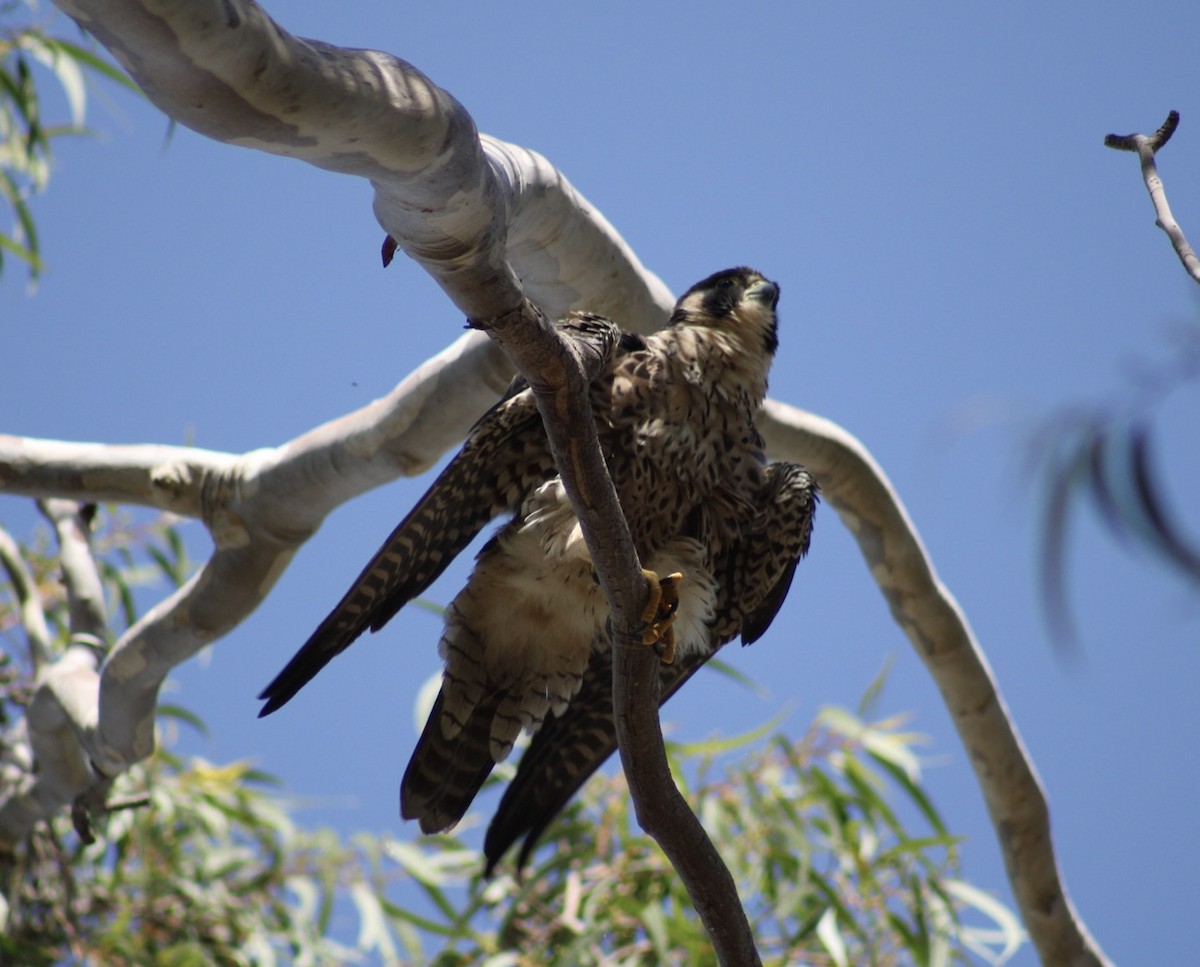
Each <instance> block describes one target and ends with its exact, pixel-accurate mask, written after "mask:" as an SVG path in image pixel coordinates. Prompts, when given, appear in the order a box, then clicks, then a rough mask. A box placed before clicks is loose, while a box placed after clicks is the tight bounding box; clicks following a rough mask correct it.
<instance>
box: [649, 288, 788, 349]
mask: <svg viewBox="0 0 1200 967" xmlns="http://www.w3.org/2000/svg"><path fill="white" fill-rule="evenodd" d="M778 302H779V286H778V285H776V284H775V283H774V282H772V281H771V280H770V279H768V278H765V277H764V276H763V275H762V273H761V272H758V271H756V270H754V269H750V268H746V267H745V266H742V267H740V268H736V269H726V270H725V271H724V272H714V273H713V274H712V275H710V276H709V277H708V278H707V279H704V280H703V281H700V282H697V283H696V284H695V285H694V286H692V287H691V288H690V289H688V290H687V292H685V293H684V294H683V295H682V296H681V297H680V299H679V301H678V302H677V303H675V310H674V312H672V313H671V324H672V325H675V324H682V325H688V326H706V327H709V328H712V329H719V330H722V331H724V332H727V333H728V334H729V335H731V336H733V337H734V339H735V340H736V341H737V342H738V343H740V344H741V348H742V349H743V350H744V351H747V352H750V353H752V354H755V355H758V354H759V353H761V354H762V355H763V356H765V359H764V362H765V363H766V365H768V366H769V365H770V362H771V357H773V356H774V355H775V350H776V348H777V347H778V346H779V337H778V335H777V334H776V320H775V306H776V305H777V304H778Z"/></svg>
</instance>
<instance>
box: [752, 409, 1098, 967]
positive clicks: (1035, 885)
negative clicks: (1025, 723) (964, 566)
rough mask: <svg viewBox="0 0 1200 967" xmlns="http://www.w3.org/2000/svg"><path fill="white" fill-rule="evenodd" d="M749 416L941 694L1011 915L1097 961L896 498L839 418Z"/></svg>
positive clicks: (939, 587)
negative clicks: (989, 832)
mask: <svg viewBox="0 0 1200 967" xmlns="http://www.w3.org/2000/svg"><path fill="white" fill-rule="evenodd" d="M764 413H765V415H766V416H767V417H768V419H765V420H763V421H762V422H761V424H760V425H761V427H762V430H763V434H764V436H765V437H766V441H767V447H768V449H769V451H770V452H771V454H772V456H773V457H776V458H780V459H792V460H801V461H803V462H804V463H805V464H806V465H807V466H808V468H809V469H810V470H811V471H812V472H813V473H814V474H815V475H816V477H817V480H818V481H820V484H821V491H822V493H823V494H824V496H825V499H826V500H827V501H828V502H829V503H830V504H832V505H833V507H834V509H835V510H836V511H837V513H838V516H839V517H840V518H841V519H842V522H843V523H844V524H845V525H846V527H847V528H848V529H849V530H850V532H851V533H852V534H853V535H854V537H855V539H856V540H857V541H858V546H859V549H860V550H861V551H862V555H863V557H864V559H865V560H866V563H867V567H868V568H869V569H870V571H871V575H872V577H874V578H875V581H876V583H877V584H878V585H879V589H880V591H882V592H883V595H884V597H885V598H886V599H887V602H888V606H889V607H890V608H891V611H892V616H893V617H894V618H895V620H896V623H897V624H898V625H899V626H900V627H901V628H903V629H904V633H905V634H906V635H908V638H909V640H910V641H911V642H912V644H913V646H914V647H915V648H916V651H917V654H918V655H919V656H920V657H921V660H922V661H924V662H925V667H926V668H928V669H929V673H930V675H932V676H933V680H934V681H935V682H936V683H937V686H938V689H939V690H940V691H941V693H942V699H943V701H945V703H946V708H947V710H948V711H949V712H950V715H951V717H952V718H953V720H954V725H955V728H957V729H958V734H959V738H961V739H962V743H963V746H964V747H965V748H966V750H967V754H968V755H969V757H970V759H971V765H972V766H973V767H974V769H975V777H976V779H977V780H978V782H979V787H980V789H981V790H982V791H983V797H984V800H985V801H986V802H987V807H988V812H989V814H990V815H991V818H992V825H993V826H994V827H995V829H996V839H997V841H998V842H999V844H1000V850H1001V853H1002V854H1003V855H1004V864H1005V867H1006V869H1007V870H1008V878H1009V882H1010V883H1011V884H1012V889H1013V896H1014V897H1015V898H1016V900H1017V906H1018V907H1019V908H1020V911H1021V919H1022V920H1023V921H1024V923H1025V927H1026V929H1027V930H1028V931H1029V935H1030V937H1031V939H1032V940H1033V943H1034V946H1035V947H1036V948H1037V950H1038V954H1039V955H1040V957H1041V959H1042V963H1043V964H1046V965H1064V967H1085V965H1086V967H1094V965H1103V964H1107V963H1108V961H1107V960H1106V959H1105V957H1104V954H1103V952H1102V951H1101V950H1100V947H1099V945H1098V944H1097V943H1096V942H1095V940H1093V939H1092V937H1091V935H1090V934H1089V933H1088V931H1087V927H1086V926H1085V925H1084V923H1083V921H1082V920H1081V919H1080V918H1079V916H1078V915H1077V913H1076V912H1075V908H1074V907H1073V906H1072V905H1071V899H1070V897H1069V896H1068V895H1067V889H1066V885H1065V884H1064V883H1063V880H1062V875H1061V873H1060V872H1059V869H1058V861H1057V860H1056V858H1055V855H1054V844H1053V840H1052V839H1051V835H1050V811H1049V807H1048V806H1047V803H1046V797H1045V794H1044V793H1043V791H1042V787H1041V782H1040V781H1039V779H1038V776H1037V772H1036V770H1035V769H1034V765H1033V761H1032V759H1031V758H1030V756H1029V753H1028V751H1027V750H1026V749H1025V746H1024V744H1023V743H1022V742H1021V737H1020V736H1019V735H1018V734H1017V729H1016V726H1015V725H1014V724H1013V722H1012V719H1011V718H1010V717H1009V714H1008V710H1007V708H1005V705H1004V699H1003V698H1002V697H1001V695H1000V691H999V689H998V687H997V686H996V682H995V679H994V678H993V677H992V672H991V669H990V668H988V664H987V660H986V659H985V658H984V656H983V652H982V650H981V649H980V648H979V645H978V644H977V642H976V641H975V638H974V635H973V634H972V632H971V628H970V626H969V625H968V623H967V619H966V617H965V616H964V615H963V613H962V610H961V609H960V608H959V606H958V602H957V601H955V600H954V596H953V595H952V594H951V593H950V591H949V589H947V588H946V586H945V585H944V584H942V582H941V581H940V580H938V576H937V573H936V572H935V571H934V568H933V563H932V562H931V561H930V560H929V558H928V555H927V554H926V553H925V548H924V547H923V546H922V545H921V539H920V537H919V536H918V535H917V531H916V527H915V526H914V525H913V523H912V521H911V520H909V518H908V514H907V513H906V511H905V509H904V506H903V504H902V503H901V502H900V498H899V497H898V496H897V494H896V493H895V491H894V490H893V489H892V486H891V483H890V482H889V481H888V479H887V475H886V474H885V473H884V472H883V469H882V468H881V467H879V466H878V465H877V464H876V463H875V461H874V460H873V459H872V458H871V455H870V454H869V453H867V451H866V449H865V448H864V447H863V445H862V444H861V443H859V441H858V440H856V439H855V438H854V437H853V436H851V435H850V434H849V433H847V432H846V431H845V430H843V429H842V428H841V427H839V426H837V425H835V424H833V423H830V422H829V421H828V420H824V419H822V418H821V417H818V416H814V415H813V414H811V413H805V412H804V411H802V410H798V409H795V408H794V407H790V406H786V405H784V404H782V403H776V402H774V401H770V400H768V401H767V403H766V405H765V406H764Z"/></svg>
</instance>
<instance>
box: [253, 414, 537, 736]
mask: <svg viewBox="0 0 1200 967" xmlns="http://www.w3.org/2000/svg"><path fill="white" fill-rule="evenodd" d="M553 473H554V459H553V457H552V456H551V454H550V449H549V446H548V445H547V443H546V435H545V432H544V431H543V429H542V421H541V417H540V416H539V415H538V412H537V407H536V405H535V403H534V399H533V394H532V393H531V392H530V391H528V390H524V391H520V392H517V393H515V394H514V395H511V396H507V397H506V398H505V399H504V400H502V401H501V402H500V403H497V404H496V405H495V406H494V407H492V409H490V410H489V411H488V412H487V413H486V414H484V416H483V417H482V418H481V419H480V420H479V422H478V423H476V424H475V427H474V429H472V431H471V433H470V435H469V436H468V437H467V441H466V443H465V444H463V448H462V449H461V450H460V451H459V452H458V454H457V455H456V456H455V457H454V459H453V460H451V461H450V463H449V464H447V466H446V468H445V469H444V470H443V471H442V472H441V473H440V474H439V475H438V478H437V479H436V480H435V481H434V482H433V485H432V486H431V487H430V488H429V489H428V490H427V491H426V492H425V496H423V497H422V498H421V499H420V500H419V501H418V502H417V505H416V506H415V507H414V508H413V509H412V511H411V512H410V513H409V515H408V516H407V517H405V518H404V520H403V521H401V522H400V525H399V526H398V527H397V528H396V529H395V530H394V531H392V533H391V536H390V537H388V539H387V540H386V541H384V542H383V546H382V547H380V548H379V550H378V551H376V553H375V556H374V557H373V558H372V559H371V562H370V563H369V564H368V565H367V566H366V567H365V568H363V571H362V573H361V574H360V575H359V576H358V577H357V578H356V579H355V581H354V583H353V584H352V585H351V586H350V590H349V591H347V592H346V594H345V595H344V596H343V597H342V600H341V601H339V602H338V604H337V606H336V607H335V608H334V609H333V610H332V611H331V612H330V613H329V616H328V617H327V618H326V619H325V620H324V621H322V622H321V625H320V627H318V628H317V630H316V631H314V632H313V633H312V636H311V637H310V638H309V639H308V641H306V642H305V643H304V645H303V647H301V649H300V650H299V651H298V652H296V654H295V656H294V657H293V658H292V660H291V661H290V662H288V663H287V665H286V666H285V667H284V669H283V671H281V672H280V673H279V674H278V675H276V676H275V678H274V680H273V681H272V682H271V684H269V685H268V686H267V687H266V688H264V689H263V690H262V693H261V694H260V695H259V696H258V697H259V698H260V699H263V700H265V702H266V705H264V706H263V708H262V710H261V711H260V712H259V713H258V714H259V716H260V717H261V716H264V715H269V714H270V713H271V712H274V711H275V710H276V709H277V708H279V707H280V706H282V705H284V704H285V703H286V702H287V701H288V700H289V699H291V698H292V696H293V695H295V694H296V693H297V692H298V691H300V689H301V688H303V687H304V686H305V685H306V684H308V682H309V680H310V679H312V678H313V676H315V675H316V674H317V673H318V672H319V671H320V670H321V669H322V668H324V667H325V665H326V664H328V662H329V661H330V659H332V658H333V657H334V656H335V655H337V654H338V653H339V652H341V651H344V650H345V649H346V648H347V647H349V645H350V644H351V643H352V642H353V641H354V640H355V639H356V638H357V637H358V636H359V635H361V634H362V633H363V632H364V631H366V630H367V628H370V629H371V630H372V631H378V630H379V629H380V628H382V627H383V626H384V625H385V624H387V622H388V621H389V620H391V618H392V616H393V615H395V614H396V612H397V611H399V610H400V609H401V608H402V607H404V605H405V604H407V603H408V602H409V601H411V600H412V599H413V598H414V597H416V596H417V595H419V594H421V593H422V592H423V591H424V590H425V589H426V588H427V587H429V585H430V584H432V583H433V581H434V580H436V578H437V577H438V575H440V574H441V573H442V571H444V570H445V569H446V567H447V565H449V563H450V562H451V561H452V560H453V559H454V558H455V557H456V556H457V555H458V554H459V553H460V552H461V551H462V549H463V548H464V547H466V546H467V545H468V544H469V543H471V541H472V540H473V539H474V537H475V535H476V534H478V533H479V531H480V530H481V529H482V528H483V526H484V525H485V524H487V523H488V522H489V521H490V520H492V519H493V518H495V517H496V516H498V515H499V514H502V513H504V512H505V511H511V510H514V509H515V508H516V507H517V505H519V503H520V502H521V500H522V499H523V498H524V496H525V494H527V493H528V492H529V490H530V489H531V488H532V487H534V486H536V485H537V483H540V482H541V481H543V480H545V479H546V478H547V477H549V476H551V475H552V474H553Z"/></svg>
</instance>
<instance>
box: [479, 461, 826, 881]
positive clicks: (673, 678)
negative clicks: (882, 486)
mask: <svg viewBox="0 0 1200 967" xmlns="http://www.w3.org/2000/svg"><path fill="white" fill-rule="evenodd" d="M816 502H817V487H816V483H815V482H814V481H813V478H812V476H811V475H810V474H809V473H808V471H807V470H805V469H804V468H803V467H801V466H799V465H797V464H787V463H777V464H772V465H771V466H770V467H768V468H767V472H766V480H765V484H764V492H763V494H762V503H761V504H760V506H761V507H762V508H763V510H762V513H761V514H760V515H759V517H758V518H757V519H756V520H755V523H754V526H753V528H752V530H751V532H750V533H749V534H747V535H746V536H745V537H744V538H743V539H742V540H741V541H739V542H738V543H737V544H736V545H735V546H733V547H732V548H730V549H729V551H728V553H726V554H724V555H722V558H721V560H720V561H718V562H717V567H716V568H715V576H716V577H717V586H718V597H717V605H716V615H715V617H714V620H713V642H714V647H713V649H712V651H710V652H708V653H707V654H704V653H693V654H691V655H688V656H686V657H685V658H682V659H680V660H679V661H677V662H676V663H675V664H673V665H663V666H661V675H662V679H661V692H660V696H661V697H660V704H661V703H662V702H666V700H667V699H669V698H670V697H671V696H672V695H674V694H675V692H677V691H678V690H679V689H680V688H681V687H682V686H683V684H684V683H685V682H686V681H687V680H688V679H689V678H691V677H692V675H694V674H695V673H696V672H697V671H698V670H699V669H700V667H701V666H702V665H703V664H704V663H705V662H706V661H708V659H709V658H711V657H712V656H713V655H714V654H716V652H717V651H718V650H720V648H721V647H722V646H724V645H725V644H726V643H727V642H729V641H730V640H732V639H733V638H735V637H736V636H737V635H738V634H741V636H742V642H743V644H747V645H748V644H751V643H752V642H754V641H756V640H757V639H758V638H759V637H760V636H761V635H762V634H763V633H764V632H765V631H766V630H767V628H768V627H769V626H770V624H771V622H772V620H774V618H775V615H776V613H777V612H778V611H779V607H780V605H781V604H782V603H783V599H784V598H785V597H786V596H787V592H788V589H789V587H790V586H791V583H792V578H793V576H794V575H795V573H796V565H797V564H798V563H799V560H800V558H801V557H803V556H804V554H805V552H807V550H808V544H809V538H810V536H811V534H812V520H813V511H814V510H815V507H816ZM616 748H617V732H616V724H615V722H614V719H613V705H612V653H611V652H605V653H603V654H593V656H592V659H591V661H590V662H589V664H588V669H587V672H586V673H585V675H584V678H583V684H582V686H581V687H580V690H579V694H577V695H576V696H575V698H573V699H572V700H571V704H570V705H569V706H568V707H567V710H566V711H565V712H564V713H563V714H562V715H560V716H554V715H551V716H548V717H547V718H546V721H545V722H544V723H543V725H542V727H541V729H539V730H538V732H537V734H536V735H535V736H534V737H533V741H532V742H531V743H530V745H529V748H528V749H526V750H525V754H524V755H523V756H522V757H521V762H520V764H519V765H518V766H517V774H516V775H515V776H514V777H513V780H512V782H511V783H510V784H509V786H508V788H507V789H506V790H505V791H504V796H503V798H502V799H501V800H500V805H499V807H497V810H496V815H495V817H494V818H493V819H492V822H491V825H489V827H488V831H487V837H486V839H485V840H484V846H483V852H484V856H485V857H486V860H487V865H486V868H485V873H484V875H485V876H486V875H490V874H491V873H492V871H493V870H494V869H495V868H496V865H497V864H498V863H499V862H500V860H501V858H502V857H503V856H504V854H505V853H506V852H507V851H508V848H509V847H510V846H512V844H513V843H515V842H516V841H517V840H518V839H520V838H521V837H522V836H523V837H524V838H525V841H524V843H523V844H522V845H521V851H520V854H519V855H518V857H517V871H518V873H519V872H520V871H521V870H522V869H523V868H524V867H525V864H526V863H527V862H528V861H529V857H530V856H531V855H532V853H533V850H534V848H535V847H536V846H537V841H538V839H539V838H540V837H541V835H542V833H543V832H545V830H546V827H547V826H549V825H550V822H551V821H552V820H553V819H554V817H555V816H557V815H558V813H559V812H560V811H561V810H562V808H563V807H564V806H565V805H566V804H567V802H568V801H570V799H571V797H572V796H573V795H575V793H576V792H577V791H578V789H579V787H580V786H582V785H583V784H584V782H586V781H587V780H588V778H590V777H591V775H592V773H594V772H595V771H596V770H597V769H599V768H600V766H601V765H603V764H604V761H605V760H606V759H607V758H608V757H609V756H610V755H612V754H613V752H614V751H615V750H616Z"/></svg>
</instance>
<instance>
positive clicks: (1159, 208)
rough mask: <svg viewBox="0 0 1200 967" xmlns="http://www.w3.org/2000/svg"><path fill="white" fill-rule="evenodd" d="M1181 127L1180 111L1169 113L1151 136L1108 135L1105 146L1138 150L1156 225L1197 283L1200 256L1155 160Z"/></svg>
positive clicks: (1199, 271)
mask: <svg viewBox="0 0 1200 967" xmlns="http://www.w3.org/2000/svg"><path fill="white" fill-rule="evenodd" d="M1178 126H1179V112H1178V111H1172V112H1171V113H1170V114H1168V115H1167V119H1166V121H1164V122H1163V124H1162V127H1160V128H1159V129H1158V130H1157V131H1155V132H1154V133H1153V134H1151V135H1145V134H1109V135H1106V136H1105V138H1104V146H1105V147H1107V148H1114V149H1116V150H1117V151H1133V152H1136V154H1137V156H1138V158H1140V159H1141V162H1142V180H1143V181H1144V182H1145V183H1146V190H1147V191H1148V192H1150V200H1151V202H1153V203H1154V214H1155V216H1156V218H1155V224H1156V225H1157V226H1158V227H1159V228H1161V229H1162V230H1163V231H1164V232H1166V233H1167V238H1169V239H1170V240H1171V245H1172V247H1173V248H1174V249H1175V254H1176V255H1178V256H1179V261H1180V262H1182V263H1183V268H1184V270H1185V271H1186V272H1187V274H1188V275H1190V276H1191V277H1192V278H1193V279H1194V280H1195V281H1196V282H1200V258H1197V257H1196V253H1195V252H1194V251H1192V247H1191V245H1189V244H1188V240H1187V238H1185V237H1184V234H1183V229H1182V228H1180V227H1179V223H1178V222H1176V221H1175V216H1174V215H1172V214H1171V206H1170V205H1169V204H1167V191H1166V189H1165V188H1164V187H1163V183H1162V179H1161V178H1160V177H1159V176H1158V165H1157V164H1156V163H1155V160H1154V155H1155V153H1156V152H1157V151H1158V150H1159V149H1160V148H1162V147H1163V146H1165V145H1166V143H1167V142H1168V141H1170V140H1171V135H1172V134H1174V133H1175V129H1176V127H1178Z"/></svg>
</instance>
